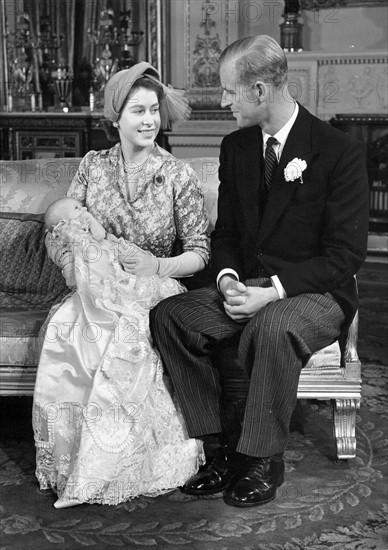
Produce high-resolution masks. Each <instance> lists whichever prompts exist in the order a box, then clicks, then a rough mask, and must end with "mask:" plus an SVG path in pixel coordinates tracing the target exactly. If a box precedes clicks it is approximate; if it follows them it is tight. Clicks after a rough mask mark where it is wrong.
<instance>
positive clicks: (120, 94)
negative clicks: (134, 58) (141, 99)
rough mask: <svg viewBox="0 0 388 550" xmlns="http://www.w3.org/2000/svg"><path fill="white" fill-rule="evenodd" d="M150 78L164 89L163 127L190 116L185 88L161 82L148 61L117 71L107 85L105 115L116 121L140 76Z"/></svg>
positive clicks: (162, 106)
mask: <svg viewBox="0 0 388 550" xmlns="http://www.w3.org/2000/svg"><path fill="white" fill-rule="evenodd" d="M143 77H145V78H149V79H150V80H153V81H154V82H157V83H158V84H159V85H160V86H161V88H162V91H163V96H162V98H161V100H160V118H161V125H162V128H167V127H168V126H169V125H170V124H171V122H182V121H183V120H187V119H188V118H189V116H190V112H191V109H190V107H189V102H188V100H187V98H186V97H185V92H184V91H183V90H176V89H174V88H173V87H172V86H170V85H168V86H166V85H165V84H163V82H161V80H160V75H159V73H158V71H157V70H156V69H155V68H154V67H153V66H152V65H150V64H149V63H147V61H141V62H140V63H137V64H136V65H134V66H133V67H131V68H130V69H124V70H123V71H119V72H117V73H115V74H114V75H113V76H112V78H111V79H110V80H109V81H108V83H107V85H106V86H105V92H104V94H105V95H104V116H105V118H106V119H108V120H110V121H111V122H116V121H117V120H118V118H119V115H120V111H121V108H122V106H123V105H124V103H125V101H126V99H127V97H128V94H129V93H130V91H131V89H132V87H133V86H134V84H136V81H137V80H139V78H143Z"/></svg>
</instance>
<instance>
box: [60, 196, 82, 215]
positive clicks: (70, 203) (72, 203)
mask: <svg viewBox="0 0 388 550" xmlns="http://www.w3.org/2000/svg"><path fill="white" fill-rule="evenodd" d="M60 210H61V218H64V219H66V220H74V219H75V218H78V217H79V216H81V214H83V213H84V212H85V211H86V208H85V207H84V206H81V205H80V203H79V202H78V201H76V200H75V199H70V198H69V199H65V200H64V201H63V204H62V206H61V209H60Z"/></svg>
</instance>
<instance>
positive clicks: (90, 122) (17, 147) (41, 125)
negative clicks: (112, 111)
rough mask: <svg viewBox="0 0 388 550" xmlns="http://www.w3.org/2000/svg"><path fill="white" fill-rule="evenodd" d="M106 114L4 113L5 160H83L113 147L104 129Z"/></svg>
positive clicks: (0, 121)
mask: <svg viewBox="0 0 388 550" xmlns="http://www.w3.org/2000/svg"><path fill="white" fill-rule="evenodd" d="M102 117H103V114H102V113H99V112H96V113H90V112H88V111H80V112H69V113H62V112H51V113H46V112H39V113H32V112H31V113H27V112H24V113H0V127H1V130H0V149H1V159H2V160H23V159H33V158H61V157H82V156H83V155H85V154H86V153H87V151H89V150H91V149H94V150H100V149H107V148H109V147H111V146H112V145H113V143H112V142H111V141H109V140H108V139H107V137H106V135H105V132H104V130H103V128H102V126H101V120H102Z"/></svg>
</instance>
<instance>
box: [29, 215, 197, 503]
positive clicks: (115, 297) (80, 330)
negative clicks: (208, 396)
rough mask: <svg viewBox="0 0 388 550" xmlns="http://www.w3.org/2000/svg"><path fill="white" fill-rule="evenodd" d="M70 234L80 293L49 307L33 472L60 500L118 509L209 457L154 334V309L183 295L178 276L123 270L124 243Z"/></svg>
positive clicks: (177, 481)
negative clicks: (193, 435)
mask: <svg viewBox="0 0 388 550" xmlns="http://www.w3.org/2000/svg"><path fill="white" fill-rule="evenodd" d="M71 230H72V231H73V233H72V234H71V235H70V237H71V241H72V242H73V243H74V242H77V246H73V250H74V258H75V273H76V283H77V290H76V291H74V292H72V293H71V294H70V295H68V296H67V297H66V298H65V299H64V300H63V301H62V303H61V304H59V306H56V307H54V308H53V310H52V311H51V314H50V316H49V318H48V320H47V322H46V324H45V326H44V327H43V331H42V338H43V344H42V351H41V357H40V362H39V367H38V373H37V380H36V387H35V393H34V405H33V428H34V436H35V443H36V476H37V478H38V480H39V483H40V487H41V488H42V489H48V488H51V489H53V490H54V491H55V492H57V494H58V499H59V501H61V502H62V503H66V502H74V501H75V502H76V503H77V502H80V503H82V502H88V503H102V504H112V505H114V504H118V503H120V502H123V501H127V500H130V499H132V498H134V497H136V496H139V495H148V496H156V495H160V494H163V493H165V492H168V491H171V490H173V489H175V488H176V487H178V486H180V485H182V484H183V483H185V481H186V480H187V479H188V478H189V477H190V476H191V475H192V474H194V473H195V472H196V471H197V470H198V468H199V466H200V465H201V464H202V463H203V460H204V454H203V449H202V443H201V442H199V441H198V440H195V439H190V438H189V437H188V435H187V432H186V429H185V426H184V422H183V418H182V416H181V413H180V411H179V407H178V405H177V403H176V402H175V401H174V399H173V397H172V391H171V388H170V387H169V384H168V381H167V380H166V379H165V378H164V374H163V367H162V364H161V360H160V357H159V354H158V353H157V351H156V350H155V349H154V347H153V345H152V341H151V336H150V331H149V311H150V309H151V308H152V307H153V306H154V305H156V304H157V303H158V302H159V301H161V300H162V299H164V298H166V297H168V296H171V295H174V294H178V293H180V292H183V291H184V290H185V289H184V287H183V286H182V285H181V284H180V283H179V282H177V281H176V280H175V279H171V278H160V277H157V276H152V277H135V276H133V275H130V274H128V273H125V272H124V271H123V270H122V268H121V266H120V265H119V264H118V262H117V261H116V259H117V258H116V257H115V255H117V250H118V247H119V246H120V241H122V239H120V238H118V239H114V238H113V240H110V241H109V240H104V241H102V242H101V243H99V247H97V248H96V247H95V245H94V243H93V242H91V241H90V236H89V234H88V232H85V228H79V227H74V224H73V226H72V228H71ZM67 237H68V238H69V235H68V236H67ZM79 243H81V246H79ZM133 246H136V245H133ZM126 253H128V248H127V249H126Z"/></svg>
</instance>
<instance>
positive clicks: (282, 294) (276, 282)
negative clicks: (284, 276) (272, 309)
mask: <svg viewBox="0 0 388 550" xmlns="http://www.w3.org/2000/svg"><path fill="white" fill-rule="evenodd" d="M271 282H272V286H273V287H274V288H275V289H276V291H277V293H278V294H279V298H280V299H281V300H282V299H283V298H287V294H286V291H285V290H284V287H283V285H282V283H281V282H280V280H279V277H278V276H277V275H272V277H271Z"/></svg>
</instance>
